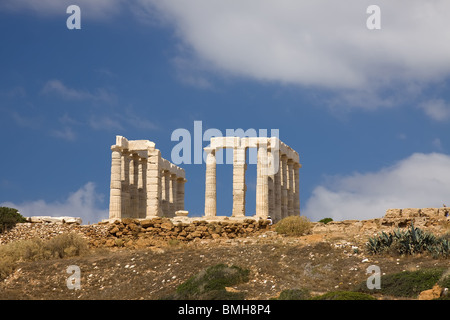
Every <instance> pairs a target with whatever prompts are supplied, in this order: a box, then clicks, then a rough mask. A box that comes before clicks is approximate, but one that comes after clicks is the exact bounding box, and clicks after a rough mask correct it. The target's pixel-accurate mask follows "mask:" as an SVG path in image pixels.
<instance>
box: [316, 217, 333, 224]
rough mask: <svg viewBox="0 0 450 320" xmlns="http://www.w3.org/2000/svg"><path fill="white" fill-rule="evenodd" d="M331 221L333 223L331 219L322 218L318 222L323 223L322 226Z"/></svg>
mask: <svg viewBox="0 0 450 320" xmlns="http://www.w3.org/2000/svg"><path fill="white" fill-rule="evenodd" d="M331 221H333V219H332V218H323V219H322V220H319V222H320V223H323V224H327V223H328V222H331Z"/></svg>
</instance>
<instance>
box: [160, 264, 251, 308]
mask: <svg viewBox="0 0 450 320" xmlns="http://www.w3.org/2000/svg"><path fill="white" fill-rule="evenodd" d="M249 273H250V271H249V270H246V269H242V268H240V267H238V266H227V265H225V264H218V265H215V266H211V267H208V268H206V269H204V270H202V271H200V272H199V273H197V274H196V275H194V276H192V277H190V278H189V279H188V280H186V281H185V282H184V283H182V284H180V285H179V286H178V287H177V289H176V293H175V294H174V295H172V296H169V297H166V299H175V300H233V299H243V298H244V296H243V293H240V292H228V291H226V289H225V287H229V286H233V285H236V284H238V283H243V282H247V281H248V279H249V278H248V275H249Z"/></svg>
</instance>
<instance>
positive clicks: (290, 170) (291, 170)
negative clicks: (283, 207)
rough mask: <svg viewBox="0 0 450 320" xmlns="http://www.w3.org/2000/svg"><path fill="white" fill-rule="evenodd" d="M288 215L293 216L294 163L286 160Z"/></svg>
mask: <svg viewBox="0 0 450 320" xmlns="http://www.w3.org/2000/svg"><path fill="white" fill-rule="evenodd" d="M287 165H288V166H287V171H288V185H287V186H288V215H289V216H292V215H294V162H293V161H292V159H288V162H287Z"/></svg>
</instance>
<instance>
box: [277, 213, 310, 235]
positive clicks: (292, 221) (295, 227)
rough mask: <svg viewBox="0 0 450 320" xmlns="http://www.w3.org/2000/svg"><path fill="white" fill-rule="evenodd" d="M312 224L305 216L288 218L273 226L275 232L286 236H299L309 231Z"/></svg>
mask: <svg viewBox="0 0 450 320" xmlns="http://www.w3.org/2000/svg"><path fill="white" fill-rule="evenodd" d="M311 227H312V224H311V222H310V221H309V219H308V218H307V217H305V216H289V217H286V218H284V219H282V220H281V221H279V222H278V223H276V224H275V231H276V232H278V233H281V234H285V235H288V236H301V235H304V234H307V233H308V232H309V231H310V230H311Z"/></svg>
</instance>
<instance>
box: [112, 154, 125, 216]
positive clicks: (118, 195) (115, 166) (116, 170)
mask: <svg viewBox="0 0 450 320" xmlns="http://www.w3.org/2000/svg"><path fill="white" fill-rule="evenodd" d="M111 151H112V152H111V185H110V197H109V218H110V219H120V218H121V212H122V182H121V171H122V169H121V167H122V164H121V163H122V150H121V148H120V147H118V146H112V147H111Z"/></svg>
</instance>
